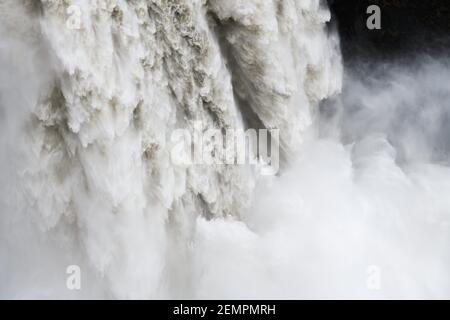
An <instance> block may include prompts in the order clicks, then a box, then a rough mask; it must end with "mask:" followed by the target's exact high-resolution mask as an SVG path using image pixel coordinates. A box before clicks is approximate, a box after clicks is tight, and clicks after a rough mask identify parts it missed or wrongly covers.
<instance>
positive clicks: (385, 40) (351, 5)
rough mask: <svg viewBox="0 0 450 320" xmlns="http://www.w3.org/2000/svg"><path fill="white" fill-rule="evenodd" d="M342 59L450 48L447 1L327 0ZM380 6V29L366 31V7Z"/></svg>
mask: <svg viewBox="0 0 450 320" xmlns="http://www.w3.org/2000/svg"><path fill="white" fill-rule="evenodd" d="M327 1H328V4H329V6H330V8H331V11H332V12H333V18H334V22H337V25H338V30H339V33H340V36H341V41H342V42H341V43H342V51H343V55H344V59H345V61H346V62H348V60H349V59H351V60H354V59H364V58H365V57H368V56H370V58H371V59H373V58H379V59H383V60H384V59H392V58H395V57H406V56H410V55H416V54H418V53H427V54H438V53H440V52H442V51H443V50H446V49H448V48H450V45H449V44H450V1H448V0H327ZM370 5H378V6H379V7H380V9H381V29H380V30H369V29H368V28H367V26H366V22H367V19H368V17H369V16H370V14H367V13H366V11H367V8H368V7H369V6H370Z"/></svg>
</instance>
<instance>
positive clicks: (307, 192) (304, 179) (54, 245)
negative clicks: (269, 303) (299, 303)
mask: <svg viewBox="0 0 450 320" xmlns="http://www.w3.org/2000/svg"><path fill="white" fill-rule="evenodd" d="M0 7H1V8H0V9H1V10H0V12H1V13H0V15H1V18H2V19H1V23H0V25H1V27H0V35H1V38H0V39H1V40H0V65H1V67H2V70H3V71H2V74H1V75H0V106H1V110H0V111H1V113H0V115H1V117H2V120H1V125H2V129H1V130H2V138H1V140H0V141H1V147H2V150H5V151H4V152H3V151H2V152H3V155H2V156H1V162H0V165H1V167H2V169H1V170H2V172H1V176H0V179H1V180H0V181H1V182H2V190H1V194H2V196H1V198H0V200H1V203H2V207H3V209H2V212H1V216H0V223H1V226H0V228H1V229H0V230H1V239H2V241H1V243H0V249H1V254H0V270H1V272H0V274H1V275H0V281H1V282H2V284H3V285H2V288H1V289H0V297H3V296H5V297H16V298H34V297H39V298H54V297H58V298H61V297H63V298H93V297H95V298H144V299H154V298H211V297H213V298H279V297H284V298H292V297H353V296H368V297H372V295H375V297H391V296H393V297H398V296H402V295H404V294H406V293H405V291H404V290H406V288H410V289H411V293H410V294H411V295H412V296H416V295H417V296H421V295H422V294H427V292H428V293H429V292H430V291H431V293H429V294H431V295H432V296H445V295H447V296H448V293H449V275H448V272H447V271H446V267H447V266H448V263H449V256H448V253H445V252H446V251H448V250H446V249H448V239H449V232H448V214H449V208H450V203H448V200H446V199H445V196H444V194H445V190H447V191H450V190H448V189H450V186H449V185H448V182H446V181H447V180H446V179H445V177H450V170H449V169H448V167H447V166H446V165H438V164H433V163H432V160H430V159H426V161H425V162H426V164H423V165H417V166H415V167H408V168H409V169H408V170H409V171H408V170H406V169H403V167H401V165H400V164H398V163H397V162H396V146H395V145H392V144H391V143H390V140H389V139H388V138H386V136H383V135H382V134H381V133H380V132H378V131H377V130H373V131H374V132H370V133H371V134H370V135H369V134H367V135H364V136H363V137H360V136H358V139H356V138H354V136H356V135H357V133H358V134H359V133H361V134H362V133H363V130H360V128H356V129H354V130H353V129H350V128H351V127H352V125H353V126H355V127H356V124H354V123H353V124H349V125H348V132H344V133H342V132H341V131H340V130H341V129H340V128H339V125H340V124H341V123H342V121H341V119H344V120H346V121H350V120H349V119H352V118H351V117H346V116H345V112H346V111H343V110H344V109H342V105H343V104H344V105H351V104H352V103H353V104H354V103H355V100H357V99H358V98H357V97H359V95H357V94H355V92H357V93H364V95H365V100H364V103H361V104H360V105H363V106H366V105H368V106H369V107H367V108H366V109H364V110H371V109H370V107H371V106H379V105H382V104H383V103H382V102H380V101H379V100H377V99H378V98H377V97H380V96H381V97H385V98H384V99H385V101H383V102H384V103H385V104H384V105H385V106H386V105H390V104H389V103H391V104H393V105H396V103H397V102H398V101H399V99H397V97H398V96H399V95H400V93H402V94H403V91H402V90H408V88H407V87H394V88H393V89H392V90H387V89H383V88H382V86H380V88H381V89H379V90H378V94H379V95H375V93H374V92H375V91H372V92H371V91H369V88H370V86H369V85H364V84H363V82H362V81H359V80H358V79H357V76H356V75H354V74H351V75H348V76H347V78H348V83H351V84H352V88H354V90H355V91H354V92H353V94H354V95H352V94H350V93H347V94H345V95H344V97H339V93H340V92H341V90H342V80H343V66H342V62H341V57H340V51H339V41H338V37H337V35H336V34H335V32H333V31H332V30H331V29H330V28H329V26H327V23H328V22H329V21H330V19H331V15H330V12H329V10H328V8H327V6H326V4H325V3H323V2H322V1H319V0H267V1H261V0H226V1H225V0H133V1H125V0H64V1H63V0H40V1H35V0H20V1H19V0H3V1H1V3H0ZM437 69H439V68H437ZM424 70H425V71H424V72H425V73H426V72H428V73H427V74H431V76H430V77H432V75H434V74H435V73H434V70H436V69H434V68H433V67H431V69H427V68H425V69H424ZM402 74H404V79H405V78H408V77H409V76H408V75H407V74H406V73H402V72H399V73H398V74H395V75H392V74H391V75H387V76H386V79H394V80H392V81H397V77H401V75H402ZM441 75H442V77H443V78H445V79H447V78H446V77H447V74H446V73H441ZM389 77H391V78H389ZM404 79H403V80H404ZM408 79H409V78H408ZM403 80H398V81H400V82H401V81H403ZM402 83H405V82H404V81H403V82H402ZM383 90H384V91H383ZM442 90H444V88H442ZM349 91H352V90H351V89H349ZM399 92H400V93H399ZM403 96H404V94H403V95H402V97H403ZM419 98H420V97H418V99H419ZM327 99H328V101H329V104H331V105H333V106H334V107H335V108H336V109H337V110H338V112H337V115H335V117H333V119H331V120H330V119H325V120H322V116H321V115H320V114H319V106H320V105H323V101H325V100H327ZM380 99H381V98H380ZM330 101H331V102H330ZM402 101H403V100H402ZM402 101H400V102H398V103H401V102H402ZM327 104H328V102H327ZM386 108H387V107H386ZM393 108H394V107H393ZM331 109H332V108H331ZM345 110H346V109H345ZM391 111H393V110H387V112H391ZM358 114H360V115H361V113H358ZM362 117H363V118H364V119H367V118H370V115H369V116H368V117H365V116H364V113H362ZM355 121H360V124H361V125H362V124H366V125H367V127H366V128H370V124H372V125H373V124H374V123H373V122H370V121H366V120H364V121H362V120H361V119H358V118H357V117H356V116H355ZM323 122H326V124H325V125H324V124H323ZM199 123H200V124H201V125H202V130H209V129H215V130H218V131H219V132H223V131H226V130H229V129H235V130H242V131H243V130H246V129H249V128H255V129H279V132H280V136H279V141H277V144H276V147H279V148H280V153H281V162H282V163H281V168H280V171H279V172H278V174H277V175H276V176H263V175H261V174H260V173H259V171H258V170H257V169H258V168H257V165H256V166H255V165H250V164H245V165H220V164H214V165H198V164H195V163H194V164H186V165H183V164H179V163H176V162H174V161H173V159H172V158H171V151H172V150H173V140H172V137H173V136H172V133H173V132H174V131H176V130H179V129H183V130H185V131H186V132H188V133H191V134H192V135H195V133H196V130H197V129H196V125H197V124H199ZM358 130H359V131H358ZM324 132H326V133H324ZM349 132H350V133H349ZM408 132H409V131H408ZM352 134H354V136H352ZM324 135H326V137H325V136H324ZM343 135H344V136H346V137H347V138H348V139H350V138H349V137H353V138H354V139H353V140H352V139H350V140H351V141H352V143H348V142H346V141H344V140H345V139H344V138H343ZM355 141H356V142H355ZM189 148H190V146H189ZM408 150H409V151H411V152H413V153H414V154H416V153H417V149H411V148H409V149H408ZM421 150H422V149H421ZM410 199H413V201H412V202H410ZM431 203H432V204H431ZM424 212H425V213H426V214H428V215H427V216H424ZM414 235H417V238H414ZM428 235H432V236H431V238H430V237H428ZM420 239H422V240H424V241H422V242H421V243H411V242H418V241H419V240H420ZM425 239H428V240H426V241H425ZM411 246H421V249H420V250H417V251H415V252H414V251H411V252H410V250H412V249H411ZM421 259H422V260H421ZM427 259H428V260H427ZM389 261H391V264H390V263H389ZM392 261H396V262H398V263H397V264H395V265H393V264H392V263H393V262H392ZM419 261H420V262H421V264H419V265H417V264H415V263H417V262H419ZM411 264H415V265H414V267H412V269H413V270H409V267H411ZM70 265H76V266H79V267H80V270H81V274H82V278H81V279H82V280H81V281H82V282H81V285H82V289H81V290H78V291H77V290H75V291H71V290H68V289H67V288H66V278H67V274H66V268H67V266H70ZM371 265H379V266H380V267H381V268H382V270H386V271H385V272H386V273H388V272H390V271H392V270H394V272H393V273H392V274H391V275H389V273H388V274H387V275H386V278H387V279H388V280H386V281H387V282H388V284H387V287H386V288H385V290H386V291H383V290H381V291H377V292H375V293H372V292H370V291H368V292H366V289H367V288H366V278H365V277H366V271H367V267H369V266H371ZM402 270H403V273H402ZM423 270H433V272H434V277H433V276H431V277H427V276H424V277H423V278H421V277H422V275H423ZM443 279H446V280H445V281H446V282H445V281H444V282H443V283H441V284H436V283H437V281H442V280H443ZM389 283H390V284H392V287H390V284H389ZM397 284H398V285H399V288H398V290H397V289H396V287H395V285H397ZM425 288H428V289H425ZM430 288H433V289H430ZM427 290H428V291H427Z"/></svg>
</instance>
